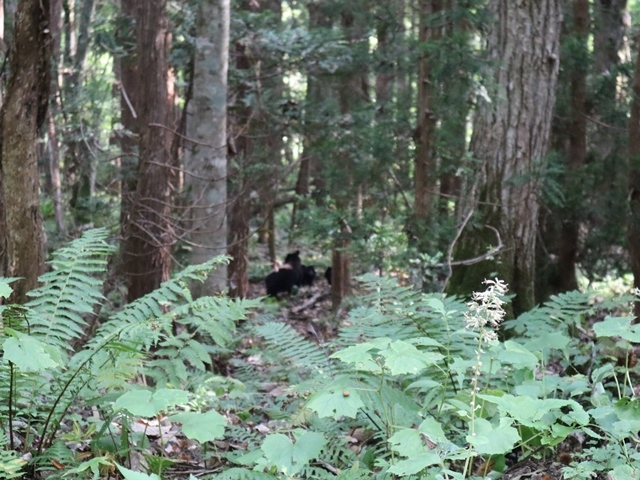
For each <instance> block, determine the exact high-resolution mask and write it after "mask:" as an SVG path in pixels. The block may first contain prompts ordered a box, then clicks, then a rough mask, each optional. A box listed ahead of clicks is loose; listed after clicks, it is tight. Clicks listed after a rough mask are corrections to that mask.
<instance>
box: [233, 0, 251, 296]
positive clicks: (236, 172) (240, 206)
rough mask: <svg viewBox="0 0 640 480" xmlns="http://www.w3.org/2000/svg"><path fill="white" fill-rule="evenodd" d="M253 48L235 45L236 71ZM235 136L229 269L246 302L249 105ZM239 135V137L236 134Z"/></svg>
mask: <svg viewBox="0 0 640 480" xmlns="http://www.w3.org/2000/svg"><path fill="white" fill-rule="evenodd" d="M241 5H242V9H243V10H250V9H252V8H253V6H252V4H251V2H249V1H248V0H243V1H242V2H241ZM250 48H251V47H250V46H249V45H247V44H243V43H242V42H237V43H236V45H235V54H236V64H235V65H236V68H237V69H238V70H242V71H245V72H244V73H245V74H247V75H248V76H249V77H250V75H249V74H248V72H249V71H250V70H251V69H252V67H253V63H252V61H251V59H250V55H249V51H248V49H250ZM238 90H239V91H238V95H237V98H238V99H240V100H242V99H244V98H245V97H246V96H247V95H248V94H249V92H250V91H251V85H250V81H246V83H242V84H241V85H240V86H239V87H238ZM234 113H235V115H234V119H233V128H232V130H233V132H234V133H235V135H234V137H235V146H236V150H235V152H234V153H235V156H234V158H233V162H229V164H228V172H229V183H228V186H229V211H228V212H229V244H228V249H227V253H228V254H229V256H230V257H231V262H230V263H229V268H228V278H229V294H230V295H231V296H232V297H235V298H244V297H246V296H247V293H248V292H249V273H248V272H249V220H250V210H251V201H250V193H251V179H250V177H249V175H248V172H249V171H250V170H251V169H250V168H249V166H250V165H251V162H252V161H253V158H252V155H253V145H252V142H253V135H252V131H253V130H252V129H253V125H251V122H252V118H253V116H254V115H253V113H252V108H251V106H249V105H245V104H242V101H240V102H238V103H237V104H236V105H235V106H234ZM236 132H237V133H236Z"/></svg>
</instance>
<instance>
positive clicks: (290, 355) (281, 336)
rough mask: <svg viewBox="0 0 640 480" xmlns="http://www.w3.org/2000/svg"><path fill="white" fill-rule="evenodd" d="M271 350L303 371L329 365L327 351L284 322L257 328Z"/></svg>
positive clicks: (256, 330)
mask: <svg viewBox="0 0 640 480" xmlns="http://www.w3.org/2000/svg"><path fill="white" fill-rule="evenodd" d="M255 332H256V333H257V334H258V335H260V336H261V337H263V338H264V339H265V341H266V343H267V345H268V346H269V347H270V349H271V350H272V351H273V352H275V353H277V354H278V355H279V356H281V357H282V358H284V359H285V360H286V361H287V363H290V364H293V365H296V366H297V367H298V368H300V369H301V370H309V369H316V368H324V367H326V366H328V365H329V360H328V358H327V354H326V353H325V351H324V350H323V349H322V348H320V347H319V346H318V345H316V344H315V343H312V342H310V341H308V340H307V339H305V338H303V337H302V336H300V334H299V333H298V332H296V331H295V330H294V329H293V328H292V327H291V326H290V325H287V324H286V323H282V322H272V323H266V324H264V325H259V326H257V327H255Z"/></svg>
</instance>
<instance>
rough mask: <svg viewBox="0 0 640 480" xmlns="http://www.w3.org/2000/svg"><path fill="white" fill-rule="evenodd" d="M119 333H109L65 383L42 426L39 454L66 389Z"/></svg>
mask: <svg viewBox="0 0 640 480" xmlns="http://www.w3.org/2000/svg"><path fill="white" fill-rule="evenodd" d="M118 334H119V332H114V333H112V334H111V335H109V336H108V337H106V339H105V340H104V341H103V343H102V345H100V346H98V347H97V348H96V349H95V350H94V351H93V352H91V355H89V356H88V357H87V358H86V359H85V360H84V362H82V363H81V364H80V365H79V366H78V368H77V369H76V371H75V372H73V375H71V377H70V378H69V380H67V382H66V383H65V385H64V387H63V388H62V391H61V392H60V393H59V394H58V396H57V397H56V399H55V401H54V402H53V405H52V406H51V408H50V409H49V415H47V420H46V421H45V422H44V427H43V428H42V435H40V441H39V442H38V448H37V450H38V454H40V453H42V447H43V446H44V443H45V442H44V441H45V438H46V435H47V430H48V428H49V423H50V422H51V418H52V417H53V412H55V410H56V407H57V406H58V404H59V403H60V402H61V401H62V397H63V395H64V394H65V393H66V391H67V390H68V389H69V387H71V384H72V383H73V381H74V380H75V379H76V377H77V376H78V375H80V372H81V371H82V370H83V369H84V367H85V365H87V364H88V363H89V362H90V361H91V359H93V357H94V356H95V355H96V354H97V353H98V352H99V351H101V350H102V349H103V348H104V347H105V346H106V345H107V344H108V343H109V342H110V341H111V340H112V339H113V338H115V337H116V336H117V335H118ZM51 440H53V437H52V438H51Z"/></svg>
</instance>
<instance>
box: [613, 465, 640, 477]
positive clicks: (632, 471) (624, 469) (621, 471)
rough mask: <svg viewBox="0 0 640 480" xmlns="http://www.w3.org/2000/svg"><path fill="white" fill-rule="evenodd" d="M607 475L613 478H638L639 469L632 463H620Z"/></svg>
mask: <svg viewBox="0 0 640 480" xmlns="http://www.w3.org/2000/svg"><path fill="white" fill-rule="evenodd" d="M607 477H609V478H612V479H613V480H637V479H638V469H637V468H633V467H631V466H630V465H618V466H616V467H615V468H614V469H613V470H612V471H611V472H609V474H608V475H607Z"/></svg>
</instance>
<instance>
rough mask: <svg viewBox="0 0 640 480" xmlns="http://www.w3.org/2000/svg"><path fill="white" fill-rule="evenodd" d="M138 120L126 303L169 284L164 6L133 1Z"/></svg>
mask: <svg viewBox="0 0 640 480" xmlns="http://www.w3.org/2000/svg"><path fill="white" fill-rule="evenodd" d="M135 19H136V22H137V49H138V52H137V53H138V57H137V58H138V81H139V88H138V92H137V93H138V100H139V101H138V108H139V111H138V115H139V117H140V124H139V129H140V144H139V152H140V165H139V169H138V184H137V188H136V192H135V194H134V196H133V201H132V205H131V210H130V212H129V223H128V225H127V230H126V232H125V238H124V254H125V265H126V269H127V274H128V280H129V282H128V283H129V290H128V296H127V298H128V301H130V302H131V301H133V300H136V299H137V298H140V297H142V296H143V295H145V294H147V293H149V292H151V291H153V290H154V289H156V288H157V287H158V286H159V285H160V283H161V282H163V281H165V280H167V279H168V278H169V270H170V267H171V242H172V241H173V232H172V228H171V222H170V218H169V215H170V207H171V205H170V191H169V190H170V189H169V166H170V165H171V141H170V138H169V137H168V135H167V130H165V129H164V128H160V127H159V126H158V125H161V126H165V127H170V125H168V120H169V101H168V91H167V81H168V77H167V74H168V64H167V58H166V51H167V35H168V25H167V14H166V0H160V1H157V0H138V2H137V6H136V17H135Z"/></svg>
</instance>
